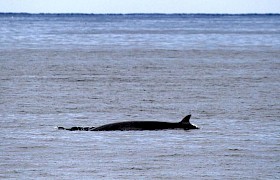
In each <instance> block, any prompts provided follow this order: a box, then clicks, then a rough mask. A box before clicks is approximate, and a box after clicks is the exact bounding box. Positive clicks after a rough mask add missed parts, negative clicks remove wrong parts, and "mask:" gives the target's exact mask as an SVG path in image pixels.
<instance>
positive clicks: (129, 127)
mask: <svg viewBox="0 0 280 180" xmlns="http://www.w3.org/2000/svg"><path fill="white" fill-rule="evenodd" d="M190 118H191V115H188V116H186V117H185V118H183V119H182V121H180V122H176V123H172V122H161V121H124V122H117V123H111V124H105V125H103V126H99V127H72V128H64V127H58V129H61V130H68V131H143V130H165V129H184V130H188V129H199V128H198V127H197V126H195V125H193V124H191V123H190Z"/></svg>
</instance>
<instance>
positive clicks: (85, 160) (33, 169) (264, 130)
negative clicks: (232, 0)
mask: <svg viewBox="0 0 280 180" xmlns="http://www.w3.org/2000/svg"><path fill="white" fill-rule="evenodd" d="M279 113H280V15H202V14H189V15H187V14H173V15H166V14H128V15H123V14H119V15H110V14H109V15H93V14H92V15H84V14H36V15H34V14H33V15H31V14H0V122H1V126H0V179H280V114H279ZM188 114H192V118H191V123H193V124H195V125H197V126H199V127H200V129H199V130H189V131H184V130H163V131H113V132H86V131H75V132H70V131H63V130H58V129H57V128H56V126H64V127H72V126H98V125H103V124H106V123H113V122H119V121H127V120H143V121H144V120H147V121H148V120H158V121H168V122H179V121H180V120H181V119H182V118H183V117H185V116H186V115H188Z"/></svg>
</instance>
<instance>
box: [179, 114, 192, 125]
mask: <svg viewBox="0 0 280 180" xmlns="http://www.w3.org/2000/svg"><path fill="white" fill-rule="evenodd" d="M191 116H192V115H187V116H186V117H184V119H182V121H181V122H180V123H184V124H188V123H190V118H191Z"/></svg>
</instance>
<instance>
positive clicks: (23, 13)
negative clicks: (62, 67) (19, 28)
mask: <svg viewBox="0 0 280 180" xmlns="http://www.w3.org/2000/svg"><path fill="white" fill-rule="evenodd" d="M0 14H15V15H19V14H22V15H228V16H231V15H280V13H78V12H73V13H71V12H67V13H64V12H63V13H29V12H0Z"/></svg>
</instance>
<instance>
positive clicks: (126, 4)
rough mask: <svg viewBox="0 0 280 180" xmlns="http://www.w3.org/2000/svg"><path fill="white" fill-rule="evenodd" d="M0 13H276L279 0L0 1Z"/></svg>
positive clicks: (279, 9) (279, 7) (279, 4)
mask: <svg viewBox="0 0 280 180" xmlns="http://www.w3.org/2000/svg"><path fill="white" fill-rule="evenodd" d="M0 12H26V13H96V14H97V13H101V14H102V13H226V14H242V13H280V0H79V1H78V0H0Z"/></svg>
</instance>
